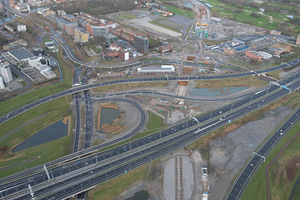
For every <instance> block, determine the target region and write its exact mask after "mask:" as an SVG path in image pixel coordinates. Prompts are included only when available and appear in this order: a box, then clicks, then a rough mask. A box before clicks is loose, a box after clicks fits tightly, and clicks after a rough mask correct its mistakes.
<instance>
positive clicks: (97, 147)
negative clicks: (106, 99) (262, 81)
mask: <svg viewBox="0 0 300 200" xmlns="http://www.w3.org/2000/svg"><path fill="white" fill-rule="evenodd" d="M299 74H300V72H299V73H297V74H295V75H294V76H291V77H289V78H287V79H285V80H282V81H281V82H280V84H287V83H289V82H291V81H292V80H294V79H295V78H296V77H299ZM268 88H269V89H268ZM275 88H278V86H275V85H272V86H271V87H270V86H268V87H266V88H264V89H261V91H264V92H256V93H253V95H254V96H253V97H252V96H249V97H247V98H244V99H242V100H240V101H237V102H235V103H233V104H230V105H228V106H225V107H231V109H233V108H236V107H238V106H240V105H242V104H244V102H249V101H251V100H255V99H256V98H258V97H260V96H262V95H264V94H265V93H268V92H271V91H272V90H273V89H275ZM225 107H223V108H220V109H218V110H216V111H213V112H211V114H210V113H208V114H206V115H204V116H200V117H198V120H199V121H200V122H203V121H205V120H207V119H210V118H213V117H216V116H218V115H219V114H221V113H222V110H224V109H225ZM188 124H189V126H193V125H196V124H197V122H196V121H194V120H189V121H188ZM175 129H176V126H174V130H175ZM166 131H167V130H166ZM109 145H110V144H109ZM105 146H108V145H105ZM102 147H104V146H103V145H97V146H94V147H92V148H90V149H89V150H92V151H94V150H95V151H96V150H98V149H100V148H102ZM79 153H81V152H79ZM77 155H80V154H70V155H67V156H65V157H62V158H61V159H58V160H55V161H52V162H49V163H47V165H46V166H47V167H50V166H53V165H54V164H57V163H60V162H62V161H63V160H68V159H72V158H74V157H76V156H77ZM41 168H42V167H41ZM36 170H38V169H36ZM36 170H35V171H36ZM27 171H28V173H32V172H33V170H32V171H31V169H29V170H27ZM25 172H26V171H25ZM23 175H24V174H23ZM11 178H12V177H8V180H5V178H4V179H2V182H3V183H4V182H5V181H11ZM0 190H3V188H2V187H1V188H0Z"/></svg>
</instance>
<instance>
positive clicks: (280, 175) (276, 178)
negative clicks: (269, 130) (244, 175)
mask: <svg viewBox="0 0 300 200" xmlns="http://www.w3.org/2000/svg"><path fill="white" fill-rule="evenodd" d="M299 129H300V122H298V123H297V124H296V125H295V126H294V127H293V128H292V129H291V130H290V131H289V132H288V133H287V135H286V136H285V137H284V138H283V139H282V140H281V141H280V142H279V143H278V144H277V146H276V147H275V148H274V149H273V150H272V151H271V152H270V154H269V155H268V156H267V158H266V161H265V162H264V163H262V165H261V166H260V167H259V168H258V170H257V171H256V173H255V175H254V176H253V178H252V180H251V181H250V183H249V184H248V186H247V188H246V190H245V192H244V193H243V196H242V198H241V199H242V200H247V199H267V189H266V179H265V170H266V167H267V165H268V164H269V163H270V162H271V160H272V159H273V158H274V157H275V156H276V154H277V153H278V152H279V151H280V150H281V149H282V148H283V146H284V145H285V144H286V143H287V142H288V140H290V139H291V138H292V137H293V135H294V134H295V133H296V132H297V131H299ZM299 149H300V137H299V136H298V137H297V138H296V139H295V140H294V141H293V142H292V143H291V144H290V145H289V146H288V147H287V149H286V150H285V151H284V152H283V153H282V154H281V155H280V157H279V158H278V159H277V161H275V163H273V165H272V166H271V167H270V169H269V183H270V193H271V199H288V197H289V195H290V192H291V190H292V187H293V185H294V184H295V182H296V180H297V177H298V176H299V174H300V171H298V172H297V175H298V176H295V177H294V179H293V180H291V181H288V180H287V177H286V168H285V167H286V165H287V163H288V162H289V161H290V160H291V159H292V158H293V157H294V156H295V155H297V154H298V156H299Z"/></svg>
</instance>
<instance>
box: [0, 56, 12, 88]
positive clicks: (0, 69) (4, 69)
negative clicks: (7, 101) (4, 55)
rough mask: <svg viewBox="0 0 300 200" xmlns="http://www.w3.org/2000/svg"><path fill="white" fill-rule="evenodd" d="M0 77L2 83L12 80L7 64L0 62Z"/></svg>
mask: <svg viewBox="0 0 300 200" xmlns="http://www.w3.org/2000/svg"><path fill="white" fill-rule="evenodd" d="M0 76H2V78H3V81H4V83H9V82H11V81H12V80H13V76H12V73H11V69H10V66H9V62H7V61H2V60H1V61H0Z"/></svg>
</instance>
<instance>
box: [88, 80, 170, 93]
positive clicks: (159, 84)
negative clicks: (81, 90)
mask: <svg viewBox="0 0 300 200" xmlns="http://www.w3.org/2000/svg"><path fill="white" fill-rule="evenodd" d="M168 84H169V83H168V82H167V81H158V82H153V83H147V82H142V83H128V84H119V85H109V86H103V87H98V88H94V89H93V92H97V93H100V92H110V91H120V90H129V89H136V88H142V87H150V86H151V87H166V86H167V85H168Z"/></svg>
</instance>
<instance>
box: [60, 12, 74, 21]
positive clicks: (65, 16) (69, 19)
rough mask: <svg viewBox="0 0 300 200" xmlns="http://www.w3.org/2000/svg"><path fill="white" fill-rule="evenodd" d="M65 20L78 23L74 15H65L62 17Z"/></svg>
mask: <svg viewBox="0 0 300 200" xmlns="http://www.w3.org/2000/svg"><path fill="white" fill-rule="evenodd" d="M62 18H64V19H65V20H68V21H69V22H76V17H75V16H74V15H70V14H65V15H63V16H62Z"/></svg>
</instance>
